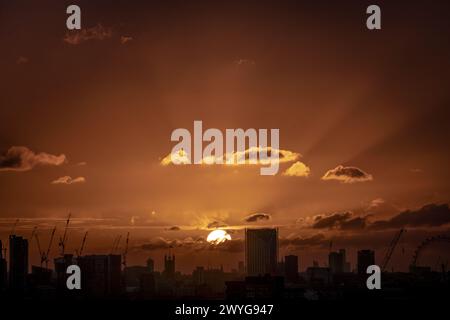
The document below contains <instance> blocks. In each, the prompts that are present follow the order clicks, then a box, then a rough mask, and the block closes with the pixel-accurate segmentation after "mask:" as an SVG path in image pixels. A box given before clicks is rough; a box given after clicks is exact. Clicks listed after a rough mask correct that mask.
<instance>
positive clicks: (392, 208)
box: [0, 0, 450, 272]
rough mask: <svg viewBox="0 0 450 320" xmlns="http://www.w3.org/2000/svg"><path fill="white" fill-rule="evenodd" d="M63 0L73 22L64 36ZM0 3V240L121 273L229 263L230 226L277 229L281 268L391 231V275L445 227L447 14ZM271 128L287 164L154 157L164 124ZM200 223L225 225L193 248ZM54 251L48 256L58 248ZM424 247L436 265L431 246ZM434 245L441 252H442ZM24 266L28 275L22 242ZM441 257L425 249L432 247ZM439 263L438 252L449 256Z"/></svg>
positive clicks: (299, 6) (396, 6)
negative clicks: (220, 235)
mask: <svg viewBox="0 0 450 320" xmlns="http://www.w3.org/2000/svg"><path fill="white" fill-rule="evenodd" d="M69 4H77V5H79V6H80V7H81V12H82V13H81V15H82V30H81V31H68V30H67V28H66V23H65V22H66V18H67V16H68V15H67V14H66V13H65V10H66V7H67V6H68V5H69ZM370 4H372V3H370V2H368V1H277V2H276V3H275V2H271V1H240V2H234V1H232V2H230V1H214V2H211V1H190V2H186V1H133V2H130V1H106V0H105V1H103V0H102V1H99V0H97V1H70V2H68V1H49V0H45V1H39V3H37V2H35V1H34V2H33V1H13V2H11V1H5V0H0V39H1V43H2V46H1V48H2V50H0V70H2V72H1V77H0V87H1V94H0V114H1V117H0V239H2V240H3V242H5V241H6V238H7V235H8V234H9V233H10V231H11V228H12V226H13V224H14V221H15V220H16V219H19V223H18V224H17V227H16V230H15V231H16V232H17V233H18V234H21V235H23V236H25V237H27V238H29V237H30V235H31V232H32V229H33V228H34V226H37V227H38V229H37V230H38V233H39V237H40V239H41V242H42V243H44V245H43V246H46V245H47V243H48V240H49V236H50V232H51V229H52V228H53V227H54V226H55V225H56V226H57V236H58V237H59V235H60V234H62V232H63V229H64V224H65V220H66V218H67V215H68V213H69V212H71V213H72V222H71V224H70V228H69V240H68V244H67V248H68V249H67V250H68V251H73V250H75V249H77V248H79V246H80V244H81V239H82V237H83V235H84V233H85V232H86V231H88V232H89V235H88V238H87V243H86V249H85V253H109V252H111V250H112V246H113V242H114V239H115V238H116V237H118V236H119V235H121V236H122V240H121V244H120V246H119V247H120V248H119V249H118V250H117V251H116V252H121V251H123V249H124V239H125V237H126V234H127V232H130V244H129V247H130V248H129V253H128V263H129V264H143V263H145V260H146V259H147V258H148V257H152V258H153V259H154V260H155V264H156V268H157V269H158V268H159V269H161V268H162V261H163V255H164V254H166V253H168V252H169V251H170V252H171V253H175V254H176V255H177V269H178V270H180V271H182V272H191V271H192V269H194V268H195V266H197V265H208V266H211V267H218V266H220V265H223V266H224V267H225V269H226V270H230V269H232V268H237V263H238V261H239V260H243V259H244V253H243V238H244V233H243V229H244V228H246V227H248V228H256V227H277V228H279V232H280V258H281V256H282V255H284V254H297V255H299V256H300V267H301V269H305V268H306V267H307V266H308V265H311V264H312V261H313V260H317V261H319V263H320V264H321V265H324V264H325V263H326V261H327V253H328V251H329V248H330V243H332V249H333V250H337V249H339V248H341V247H342V248H346V249H347V255H348V257H349V259H350V260H351V262H352V265H353V266H355V256H356V251H357V250H360V249H367V248H371V249H375V250H376V258H377V261H379V262H381V259H382V257H383V255H384V252H385V250H386V248H387V246H388V244H389V242H390V239H391V238H392V237H393V236H394V234H395V233H396V232H398V230H399V229H400V228H406V229H407V233H406V234H405V235H404V236H403V238H402V239H401V241H400V245H399V246H401V247H402V249H398V250H397V251H396V253H394V256H393V260H392V266H393V267H395V268H396V269H399V270H406V268H407V267H408V264H409V262H410V261H411V257H412V254H413V252H414V249H415V248H416V247H417V245H419V244H420V242H421V241H423V240H424V239H425V238H426V237H428V236H431V235H437V234H445V233H447V234H448V232H449V231H450V230H449V224H450V210H449V207H448V202H449V198H450V171H449V166H448V163H449V160H450V159H449V158H450V152H449V148H448V141H449V138H450V134H449V133H450V130H449V125H448V121H449V118H450V117H449V116H450V110H449V98H450V93H449V90H448V88H449V77H450V62H449V59H448V57H449V56H450V44H449V42H448V36H449V31H450V25H449V20H448V14H447V13H448V10H449V9H450V8H449V4H448V3H447V2H446V1H433V2H432V3H430V2H428V1H389V2H387V1H386V2H383V1H380V2H379V5H380V7H381V10H382V29H381V30H376V31H369V30H368V29H367V28H366V25H365V20H366V17H367V15H366V14H365V10H366V8H367V6H368V5H370ZM195 120H201V121H202V122H203V126H204V128H205V129H206V128H218V129H220V130H222V131H223V132H224V131H225V129H228V128H243V129H248V128H256V129H272V128H277V129H279V130H280V149H282V150H286V151H289V152H291V153H293V154H295V155H296V157H295V159H294V160H289V161H287V162H283V163H280V170H279V173H278V174H277V175H275V176H261V175H260V174H259V166H256V165H239V166H223V165H210V166H206V165H173V164H169V165H164V164H163V161H162V160H163V159H164V158H165V157H166V156H167V155H168V154H170V152H171V150H172V148H173V146H174V144H175V143H174V142H172V141H171V140H170V137H171V133H172V131H173V130H175V129H177V128H187V129H188V130H190V131H191V132H192V131H193V123H194V121H195ZM215 228H222V229H225V230H227V232H229V233H230V235H231V237H232V240H231V241H225V242H224V243H222V244H220V245H216V246H214V245H211V244H208V243H206V237H207V235H208V234H209V232H211V231H212V230H214V229H215ZM56 242H57V241H55V242H54V243H53V246H52V250H51V252H52V254H53V256H56V255H57V254H58V248H57V245H56ZM441 249H442V248H439V245H436V248H431V249H429V252H428V253H427V255H428V256H429V257H425V256H427V255H425V254H424V258H423V261H422V263H428V264H430V265H431V264H434V263H435V261H436V259H438V257H441V256H442V255H443V253H445V252H446V251H448V250H446V249H445V248H444V249H442V250H441ZM447 249H448V248H447ZM30 250H31V253H32V256H31V262H32V263H34V264H36V263H39V261H38V258H37V255H36V245H35V243H34V241H33V242H32V243H31V244H30ZM433 250H434V251H436V252H434V251H433ZM447 259H448V256H447Z"/></svg>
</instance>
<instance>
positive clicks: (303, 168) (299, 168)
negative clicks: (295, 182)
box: [283, 161, 311, 177]
mask: <svg viewBox="0 0 450 320" xmlns="http://www.w3.org/2000/svg"><path fill="white" fill-rule="evenodd" d="M310 173H311V170H310V168H309V167H308V166H307V165H305V164H304V163H303V162H301V161H297V162H295V163H294V164H292V165H291V166H290V167H289V168H287V169H286V171H284V173H283V175H284V176H289V177H308V176H309V174H310Z"/></svg>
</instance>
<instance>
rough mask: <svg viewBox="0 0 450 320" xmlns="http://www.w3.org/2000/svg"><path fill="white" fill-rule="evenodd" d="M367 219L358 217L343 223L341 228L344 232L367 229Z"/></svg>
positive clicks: (340, 225)
mask: <svg viewBox="0 0 450 320" xmlns="http://www.w3.org/2000/svg"><path fill="white" fill-rule="evenodd" d="M366 220H367V219H366V217H356V218H353V219H349V220H345V221H341V222H340V224H339V228H340V229H342V230H357V229H364V228H365V227H366Z"/></svg>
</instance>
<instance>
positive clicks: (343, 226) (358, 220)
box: [312, 212, 367, 230]
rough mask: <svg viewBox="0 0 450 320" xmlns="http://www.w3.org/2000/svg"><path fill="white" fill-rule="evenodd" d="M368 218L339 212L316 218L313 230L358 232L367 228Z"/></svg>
mask: <svg viewBox="0 0 450 320" xmlns="http://www.w3.org/2000/svg"><path fill="white" fill-rule="evenodd" d="M366 220H367V216H365V217H353V213H352V212H337V213H333V214H331V215H327V216H325V217H323V216H316V218H315V220H314V223H313V224H312V228H313V229H340V230H357V229H364V228H365V227H366Z"/></svg>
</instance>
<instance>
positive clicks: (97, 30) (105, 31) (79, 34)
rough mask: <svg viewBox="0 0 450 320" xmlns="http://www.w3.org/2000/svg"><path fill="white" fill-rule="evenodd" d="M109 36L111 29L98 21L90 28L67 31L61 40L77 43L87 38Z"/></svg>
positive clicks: (100, 38)
mask: <svg viewBox="0 0 450 320" xmlns="http://www.w3.org/2000/svg"><path fill="white" fill-rule="evenodd" d="M111 37H112V30H111V29H110V28H105V27H104V26H103V25H102V24H100V23H99V24H97V25H96V26H95V27H92V28H87V29H81V30H73V31H68V32H67V33H66V35H65V36H64V39H63V40H64V42H66V43H68V44H71V45H78V44H80V43H82V42H85V41H88V40H105V39H109V38H111Z"/></svg>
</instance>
